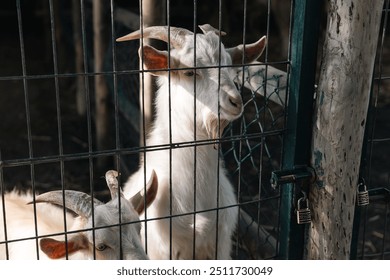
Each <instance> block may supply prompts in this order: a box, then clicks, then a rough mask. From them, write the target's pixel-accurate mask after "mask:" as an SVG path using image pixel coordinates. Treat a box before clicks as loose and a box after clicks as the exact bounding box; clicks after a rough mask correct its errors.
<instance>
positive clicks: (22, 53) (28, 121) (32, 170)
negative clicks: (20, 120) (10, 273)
mask: <svg viewBox="0 0 390 280" xmlns="http://www.w3.org/2000/svg"><path fill="white" fill-rule="evenodd" d="M16 12H17V18H18V28H19V41H20V56H21V60H22V73H23V92H24V103H25V112H26V127H27V141H28V153H29V158H30V159H32V158H33V156H34V152H33V145H32V137H31V115H30V103H29V98H28V94H29V91H28V83H27V67H26V56H25V54H26V52H25V48H24V36H23V21H22V9H21V4H20V0H17V1H16ZM30 176H31V188H32V193H33V194H35V168H34V164H33V163H31V164H30ZM33 202H34V203H33V209H34V229H35V236H37V235H38V228H37V212H36V204H35V195H33ZM35 247H36V252H37V259H39V244H38V238H37V239H36V240H35Z"/></svg>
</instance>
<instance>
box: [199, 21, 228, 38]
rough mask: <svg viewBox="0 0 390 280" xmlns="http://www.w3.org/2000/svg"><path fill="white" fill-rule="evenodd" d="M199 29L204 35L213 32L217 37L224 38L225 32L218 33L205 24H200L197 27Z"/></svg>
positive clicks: (215, 29)
mask: <svg viewBox="0 0 390 280" xmlns="http://www.w3.org/2000/svg"><path fill="white" fill-rule="evenodd" d="M199 28H200V29H201V30H202V32H203V33H204V34H206V33H207V32H214V33H215V34H217V35H221V36H225V35H226V32H224V31H222V30H221V31H219V30H218V29H217V28H214V27H212V26H211V25H210V24H208V23H206V24H202V25H199Z"/></svg>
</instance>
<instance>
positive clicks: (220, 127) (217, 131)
mask: <svg viewBox="0 0 390 280" xmlns="http://www.w3.org/2000/svg"><path fill="white" fill-rule="evenodd" d="M228 124H229V121H228V120H225V119H221V118H218V117H215V116H210V115H209V116H208V118H207V119H206V122H205V126H206V131H207V134H208V138H209V139H217V138H220V136H221V135H222V132H223V131H224V129H225V128H226V126H227V125H228ZM217 148H218V143H217V142H215V143H214V149H217Z"/></svg>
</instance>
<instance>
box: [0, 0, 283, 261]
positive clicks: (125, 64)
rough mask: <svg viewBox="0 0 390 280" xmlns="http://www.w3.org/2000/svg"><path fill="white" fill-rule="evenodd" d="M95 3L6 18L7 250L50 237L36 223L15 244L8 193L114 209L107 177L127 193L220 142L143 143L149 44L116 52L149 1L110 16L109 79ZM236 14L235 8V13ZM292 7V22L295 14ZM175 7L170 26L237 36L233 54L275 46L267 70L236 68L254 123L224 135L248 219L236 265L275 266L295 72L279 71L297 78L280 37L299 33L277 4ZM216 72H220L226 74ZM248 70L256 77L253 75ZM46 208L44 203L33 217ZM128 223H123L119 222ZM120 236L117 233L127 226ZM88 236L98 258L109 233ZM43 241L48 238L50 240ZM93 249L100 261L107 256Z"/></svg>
mask: <svg viewBox="0 0 390 280" xmlns="http://www.w3.org/2000/svg"><path fill="white" fill-rule="evenodd" d="M264 2H266V1H264ZM93 3H94V2H93V1H72V2H69V1H51V0H49V1H36V2H34V3H30V2H23V1H15V2H14V3H12V5H10V6H7V7H5V9H4V11H3V12H2V13H1V17H2V21H3V22H7V28H6V30H4V31H5V32H4V34H5V35H4V36H5V37H4V38H6V39H4V40H3V43H2V44H1V46H0V47H1V48H2V50H1V53H2V54H3V55H2V60H3V62H4V65H5V66H6V67H2V68H1V69H0V91H1V92H2V94H1V95H0V96H1V97H0V98H1V100H0V106H1V108H0V112H1V118H2V120H3V121H2V123H1V128H0V130H1V133H0V141H1V142H0V152H1V154H0V186H1V201H2V208H3V209H2V211H3V212H2V218H1V219H0V222H1V224H0V228H1V229H2V232H1V233H0V237H2V240H0V243H1V246H2V247H0V249H3V248H8V247H9V246H10V244H11V245H12V244H16V243H17V242H16V241H20V240H23V238H26V239H28V240H32V241H33V242H34V243H35V247H36V248H38V247H39V246H40V245H39V242H38V239H40V238H41V237H42V235H41V234H40V230H39V229H37V219H34V220H35V226H34V230H33V231H32V232H33V234H32V235H29V236H18V237H16V238H15V237H13V238H10V239H8V238H7V233H8V236H11V235H12V234H11V233H10V232H7V227H6V226H7V222H6V221H3V220H6V219H5V218H6V217H5V213H4V212H5V211H4V210H6V209H5V207H6V206H7V202H6V201H5V200H6V196H5V194H6V193H7V192H9V191H11V190H13V189H14V188H15V189H17V190H18V191H28V192H30V191H31V192H32V193H33V194H38V193H44V192H47V191H52V190H62V191H65V190H78V191H82V192H85V193H88V194H89V195H91V196H93V197H96V198H98V199H99V200H101V201H108V200H109V197H110V191H109V190H108V189H107V186H106V182H105V180H104V178H102V176H104V174H105V172H106V171H107V170H109V169H115V170H118V171H119V172H120V174H121V175H120V176H119V177H118V179H119V183H120V185H123V184H124V183H125V182H126V180H127V178H128V177H129V176H130V175H131V174H133V173H134V172H135V171H136V170H137V168H138V166H139V161H140V155H141V157H142V156H145V155H147V154H148V153H150V152H153V151H156V150H174V149H180V148H189V147H201V146H203V145H213V143H214V142H212V143H210V142H208V141H202V140H195V141H190V142H187V143H168V144H166V143H162V144H161V145H154V146H144V145H142V144H140V140H139V139H140V138H142V134H143V133H144V132H143V127H142V126H140V119H142V118H143V116H142V114H141V113H140V112H141V111H142V110H141V109H142V102H141V101H140V99H139V91H140V84H141V83H140V80H139V79H140V70H139V59H138V48H139V42H138V41H132V42H128V43H126V44H123V45H121V44H116V43H115V39H116V38H117V37H119V35H122V34H125V33H126V32H127V33H128V32H130V31H132V30H131V26H132V24H134V22H139V21H141V22H142V16H141V18H140V17H139V10H140V3H142V1H141V2H140V3H131V4H129V3H122V1H110V3H109V5H107V6H106V10H105V11H104V13H103V14H104V17H103V25H104V26H105V27H106V29H107V30H108V31H107V30H106V32H107V33H106V34H108V35H107V37H106V38H105V39H106V43H107V48H106V50H105V53H104V58H103V62H104V63H103V69H102V70H99V71H96V70H95V68H94V67H95V64H94V62H95V60H96V59H97V57H96V55H95V52H96V50H95V49H94V48H93V42H94V38H95V37H94V35H93V30H92V29H93V27H92V26H93V22H92V20H93ZM106 4H107V3H106ZM229 5H234V7H235V9H231V8H229V7H230V6H229ZM284 6H285V9H286V13H287V15H289V14H290V13H291V12H290V6H289V5H284ZM166 8H167V19H166V22H167V23H168V25H170V26H183V27H186V28H188V29H189V30H194V28H195V27H196V26H197V25H198V24H203V23H206V22H209V23H212V24H213V25H214V26H216V27H220V28H221V29H222V30H224V31H227V33H228V35H227V36H226V39H225V38H222V37H221V40H222V41H223V43H224V44H225V45H226V46H231V45H235V44H240V43H243V42H244V41H245V42H249V41H250V42H253V41H255V40H257V39H258V37H259V35H261V34H263V35H267V37H268V47H267V49H266V51H265V54H264V55H263V57H262V61H264V62H262V63H257V64H254V65H250V66H245V65H244V66H243V67H237V68H235V71H237V77H236V80H235V81H236V84H237V87H238V89H239V91H240V93H241V95H242V99H243V102H244V114H243V116H242V117H241V118H240V119H238V120H236V121H234V122H233V123H232V124H231V125H229V126H228V127H227V128H226V129H225V131H224V134H223V137H221V139H219V140H218V141H219V143H220V151H219V154H220V156H221V157H223V158H224V159H225V166H226V170H227V174H228V177H229V179H230V180H231V182H232V184H233V186H234V191H235V194H236V195H237V199H238V204H237V207H238V208H239V209H240V212H239V218H238V227H237V230H236V231H235V233H234V235H233V240H234V245H233V247H234V248H233V250H232V257H233V258H234V259H263V258H277V257H278V256H277V255H278V246H279V241H278V236H279V235H278V234H279V219H280V218H279V214H280V213H279V203H280V202H279V191H277V190H274V189H273V188H272V187H271V186H270V183H269V181H270V180H269V179H270V172H271V171H272V170H275V169H280V166H281V158H282V150H283V133H284V130H285V120H286V115H285V109H286V106H285V104H286V98H287V94H286V92H287V89H286V83H287V82H286V79H287V74H286V73H285V72H283V71H280V70H277V69H276V68H278V69H282V70H286V69H288V65H289V62H288V60H287V57H288V54H287V51H288V47H286V46H282V45H281V44H280V43H279V42H280V40H279V39H278V38H280V37H279V35H278V34H286V29H287V34H288V32H289V31H288V30H289V28H290V24H289V23H287V25H286V26H282V24H283V23H280V22H278V21H275V18H272V17H271V14H272V12H271V3H270V2H269V3H268V2H267V3H263V2H262V1H259V2H251V1H248V2H247V1H244V2H242V1H232V2H231V3H230V2H229V3H225V2H222V1H219V2H218V3H217V2H216V3H215V5H211V6H210V3H206V1H194V2H193V3H187V2H185V3H183V1H167V3H166ZM129 11H130V12H129ZM137 14H138V17H137ZM131 17H133V19H132V20H130V18H131ZM288 18H289V16H288ZM3 26H4V24H3ZM138 26H139V25H138ZM133 29H135V28H133ZM284 40H285V41H286V38H284ZM287 41H288V40H287ZM280 58H282V59H280ZM275 67H276V68H275ZM216 69H218V71H221V69H222V68H221V67H216ZM167 71H170V69H167ZM246 71H251V72H250V74H249V76H248V75H247V74H245V73H246ZM145 73H146V72H145ZM96 77H104V80H105V82H106V86H107V88H108V96H106V98H105V99H104V100H99V99H96V91H97V86H96V83H95V79H96ZM141 77H142V76H141ZM243 81H244V82H243ZM242 85H244V86H242ZM80 96H81V97H80ZM100 102H103V103H104V104H106V107H105V108H106V109H107V113H106V119H105V121H106V122H107V128H108V130H107V134H106V137H105V143H104V144H103V146H100V144H99V143H98V142H99V139H98V138H97V135H98V133H99V132H98V130H99V129H100V126H101V123H100V122H99V121H98V115H99V114H100V112H101V111H97V109H96V108H97V105H98V103H100ZM140 104H141V105H140ZM99 116H100V115H99ZM107 136H109V137H107ZM195 159H196V157H195ZM172 172H174V171H172ZM194 175H196V174H194ZM215 176H218V175H217V174H216V175H215ZM34 199H35V198H34ZM233 206H234V205H233ZM39 207H40V206H39V205H38V204H37V205H36V206H35V204H34V211H33V212H32V213H33V214H34V215H37V213H38V212H37V208H39ZM216 210H217V211H218V209H216ZM53 211H54V210H53ZM92 213H94V211H93V210H92ZM184 214H186V213H184ZM189 214H193V213H189ZM58 215H59V216H61V218H60V217H59V220H61V219H62V217H69V216H68V213H67V212H66V211H65V210H62V211H59V212H58ZM93 215H94V214H93ZM96 215H97V214H96ZM171 218H172V217H171ZM118 219H119V221H121V216H119V217H118ZM168 219H169V217H168ZM92 220H93V219H92ZM61 221H62V220H61ZM61 221H60V223H63V221H62V222H61ZM129 224H132V222H129ZM145 225H147V223H146V224H145ZM94 226H97V227H94ZM106 226H107V225H106ZM110 226H112V227H117V226H118V221H115V222H114V223H113V225H110ZM125 226H126V224H124V225H123V226H120V227H119V228H120V231H124V230H125ZM212 226H216V225H212ZM87 229H88V230H87V231H86V232H87V233H92V234H93V235H94V238H93V243H94V244H93V245H94V246H93V247H95V248H97V247H98V246H96V245H99V244H95V235H97V233H98V232H99V231H98V230H96V229H100V228H99V226H98V225H94V222H92V225H88V228H87ZM92 229H94V230H92ZM70 236H71V235H70ZM70 236H69V238H70ZM44 237H48V236H47V234H46V235H45V236H44ZM49 237H50V235H49ZM52 237H53V238H55V237H56V236H52ZM67 238H68V234H66V235H65V239H67ZM216 242H218V240H216ZM120 243H121V244H122V240H121V241H120ZM214 246H215V244H214ZM6 251H7V250H6ZM93 251H94V253H93V258H96V257H97V256H98V255H99V252H98V248H97V249H96V250H93ZM121 251H122V250H121ZM66 253H71V252H66ZM121 253H123V252H121ZM8 254H9V252H8ZM6 255H7V254H6ZM1 257H3V256H1ZM37 257H38V258H42V255H39V254H37Z"/></svg>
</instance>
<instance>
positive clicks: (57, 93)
mask: <svg viewBox="0 0 390 280" xmlns="http://www.w3.org/2000/svg"><path fill="white" fill-rule="evenodd" d="M49 11H50V27H51V43H52V53H53V71H54V83H55V96H56V112H57V134H58V155H59V156H60V157H61V159H60V173H61V187H62V190H63V191H64V190H65V189H64V186H65V179H64V174H65V170H64V161H63V159H62V156H63V154H64V152H63V142H62V123H61V102H60V89H59V81H58V57H57V46H56V39H55V38H56V36H55V35H56V33H55V32H56V29H55V20H54V5H53V0H49ZM64 205H65V204H64ZM63 219H64V233H65V242H68V235H67V228H68V227H67V220H66V208H65V207H64V208H63ZM65 248H66V258H68V252H67V250H68V248H67V246H66V247H65Z"/></svg>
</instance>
